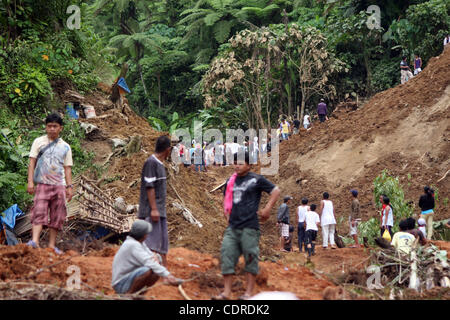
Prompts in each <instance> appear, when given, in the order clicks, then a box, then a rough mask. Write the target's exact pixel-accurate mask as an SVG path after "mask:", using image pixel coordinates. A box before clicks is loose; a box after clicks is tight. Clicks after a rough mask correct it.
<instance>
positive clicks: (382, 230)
mask: <svg viewBox="0 0 450 320" xmlns="http://www.w3.org/2000/svg"><path fill="white" fill-rule="evenodd" d="M384 197H386V195H385V194H380V197H379V198H378V199H379V200H380V202H381V211H380V230H381V236H383V232H384V229H383V227H382V225H383V211H384V208H385V207H386V205H385V204H384V202H383V198H384Z"/></svg>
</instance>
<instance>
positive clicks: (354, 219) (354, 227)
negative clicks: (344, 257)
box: [349, 189, 361, 248]
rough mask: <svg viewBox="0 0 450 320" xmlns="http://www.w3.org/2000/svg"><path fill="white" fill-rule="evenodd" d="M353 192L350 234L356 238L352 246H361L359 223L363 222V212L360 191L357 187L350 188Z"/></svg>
mask: <svg viewBox="0 0 450 320" xmlns="http://www.w3.org/2000/svg"><path fill="white" fill-rule="evenodd" d="M350 193H351V194H352V198H353V201H352V205H351V207H350V217H349V222H350V235H351V236H352V237H353V240H355V244H354V245H352V246H351V247H350V248H359V247H360V244H359V243H358V224H359V222H361V212H360V210H359V201H358V191H357V190H355V189H352V190H350Z"/></svg>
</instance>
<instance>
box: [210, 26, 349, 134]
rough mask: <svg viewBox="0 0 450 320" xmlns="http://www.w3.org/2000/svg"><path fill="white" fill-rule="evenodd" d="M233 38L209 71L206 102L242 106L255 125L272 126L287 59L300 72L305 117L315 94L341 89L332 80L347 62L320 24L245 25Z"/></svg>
mask: <svg viewBox="0 0 450 320" xmlns="http://www.w3.org/2000/svg"><path fill="white" fill-rule="evenodd" d="M228 43H229V44H228V45H227V46H226V48H225V49H224V50H223V51H222V53H221V54H220V55H219V57H218V58H217V59H215V60H214V61H213V62H212V64H211V66H210V68H209V70H208V72H207V73H206V74H205V76H204V77H203V94H204V97H205V106H206V107H213V106H217V105H221V106H223V107H228V108H233V107H240V108H242V110H243V114H244V116H245V121H246V122H247V124H248V126H249V128H256V129H260V128H265V127H267V128H270V126H271V114H272V111H273V108H274V106H276V105H277V103H278V102H277V101H279V100H280V97H281V95H282V92H283V90H284V84H283V72H281V70H282V69H283V68H284V65H283V63H287V66H286V67H287V68H291V72H292V73H293V74H296V75H297V77H296V79H294V80H295V81H294V82H296V83H298V85H299V87H300V91H301V94H302V107H301V117H302V116H303V113H304V109H305V105H306V102H307V101H308V100H309V99H310V98H311V97H312V96H313V95H319V94H320V95H322V96H333V95H334V94H335V88H334V86H332V85H330V84H329V82H328V80H329V79H330V77H331V75H332V74H333V73H335V72H339V71H341V70H342V69H343V68H344V67H343V63H342V62H341V61H339V60H338V59H336V58H335V57H334V55H333V54H332V53H330V52H329V51H328V50H327V47H326V45H327V41H326V38H325V37H324V36H323V35H322V34H321V33H320V31H318V30H317V29H315V28H310V27H308V28H300V27H299V26H297V25H296V24H292V25H290V26H288V27H287V28H286V26H284V25H275V26H272V27H271V28H267V27H263V28H256V29H255V30H253V31H251V30H243V31H241V32H239V33H238V34H236V35H235V36H234V37H232V38H231V39H230V40H229V41H228ZM277 98H278V99H277ZM263 114H265V116H263ZM297 114H300V110H297ZM265 117H266V119H264V118H265Z"/></svg>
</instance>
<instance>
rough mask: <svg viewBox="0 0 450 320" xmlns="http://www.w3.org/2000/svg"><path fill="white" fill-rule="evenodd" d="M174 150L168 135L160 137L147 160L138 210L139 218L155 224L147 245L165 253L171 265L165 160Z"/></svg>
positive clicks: (142, 177)
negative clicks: (168, 255) (169, 257)
mask: <svg viewBox="0 0 450 320" xmlns="http://www.w3.org/2000/svg"><path fill="white" fill-rule="evenodd" d="M171 150H172V147H171V141H170V138H169V137H168V136H160V137H159V138H158V139H157V140H156V146H155V153H154V154H152V155H151V156H150V157H149V158H148V159H147V160H146V161H145V163H144V167H143V168H142V173H141V190H140V197H139V211H138V218H139V219H143V220H145V221H148V222H150V223H151V225H152V232H151V233H150V234H149V236H148V237H147V239H146V240H145V244H146V245H147V246H148V247H149V248H150V250H152V251H154V252H157V253H159V254H160V255H161V257H162V264H163V265H164V266H167V257H166V255H167V252H168V251H169V234H168V231H167V216H166V191H167V186H166V177H167V176H166V169H165V167H164V164H163V161H164V160H166V159H167V158H168V157H169V154H170V152H171Z"/></svg>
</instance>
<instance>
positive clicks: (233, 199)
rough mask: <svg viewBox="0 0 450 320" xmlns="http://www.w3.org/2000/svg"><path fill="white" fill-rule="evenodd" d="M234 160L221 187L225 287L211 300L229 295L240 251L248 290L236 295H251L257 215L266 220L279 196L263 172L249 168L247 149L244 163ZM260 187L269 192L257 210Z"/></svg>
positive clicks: (253, 285)
mask: <svg viewBox="0 0 450 320" xmlns="http://www.w3.org/2000/svg"><path fill="white" fill-rule="evenodd" d="M239 154H240V153H239ZM235 161H236V159H235ZM235 163H236V164H235V165H234V168H235V173H234V174H233V175H232V176H231V177H230V178H229V179H228V181H227V183H226V185H225V190H224V193H225V199H224V215H225V218H226V219H227V222H228V223H229V225H228V227H227V229H226V230H225V234H224V238H223V242H222V248H221V252H220V253H221V269H222V274H223V277H224V282H225V283H224V290H223V292H222V293H221V294H219V295H218V296H215V297H213V298H212V299H213V300H227V299H230V298H231V285H232V275H233V274H234V273H235V267H236V264H237V262H238V260H239V257H240V255H241V254H243V255H244V259H245V269H244V270H245V271H246V273H247V290H246V291H245V294H244V295H243V296H241V297H240V298H239V299H241V300H246V299H248V298H250V297H251V296H252V294H253V289H254V287H255V281H256V275H257V274H258V256H259V237H260V231H259V221H258V217H259V218H260V219H261V221H262V222H264V221H266V220H267V219H268V218H269V216H270V210H271V209H272V207H273V206H274V205H275V202H276V201H277V199H278V197H279V196H280V190H279V189H278V187H276V186H275V185H273V184H272V183H271V182H270V181H268V180H267V179H266V178H264V177H263V176H261V175H258V174H256V173H253V172H250V169H251V165H250V160H249V154H248V152H246V153H245V162H244V163H242V161H238V162H235ZM263 191H264V192H267V193H269V194H270V198H269V201H268V202H267V204H266V206H265V207H264V209H262V210H258V207H259V203H260V201H261V194H262V192H263Z"/></svg>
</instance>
